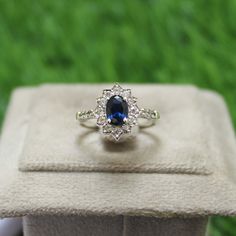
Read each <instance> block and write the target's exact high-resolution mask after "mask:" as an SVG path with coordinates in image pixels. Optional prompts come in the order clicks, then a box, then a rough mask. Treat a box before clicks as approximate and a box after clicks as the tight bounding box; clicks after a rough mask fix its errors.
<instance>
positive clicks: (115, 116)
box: [106, 95, 128, 126]
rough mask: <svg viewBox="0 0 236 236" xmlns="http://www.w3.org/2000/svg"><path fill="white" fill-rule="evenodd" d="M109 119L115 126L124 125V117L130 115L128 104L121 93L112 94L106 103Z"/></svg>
mask: <svg viewBox="0 0 236 236" xmlns="http://www.w3.org/2000/svg"><path fill="white" fill-rule="evenodd" d="M106 115H107V119H109V120H110V122H111V124H112V125H114V126H122V125H123V124H124V119H125V118H127V117H128V104H127V102H126V101H125V100H124V99H123V97H121V96H119V95H115V96H112V97H111V98H110V99H109V100H108V101H107V105H106Z"/></svg>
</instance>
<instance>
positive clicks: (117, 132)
mask: <svg viewBox="0 0 236 236" xmlns="http://www.w3.org/2000/svg"><path fill="white" fill-rule="evenodd" d="M123 133H124V131H123V130H122V129H119V128H118V129H114V130H113V131H112V136H113V137H114V138H115V139H116V140H117V141H118V140H119V139H120V136H121V135H122V134H123Z"/></svg>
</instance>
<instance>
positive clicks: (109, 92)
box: [103, 89, 113, 98]
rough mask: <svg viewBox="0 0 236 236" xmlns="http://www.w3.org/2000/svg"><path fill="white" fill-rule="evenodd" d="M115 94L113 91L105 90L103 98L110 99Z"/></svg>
mask: <svg viewBox="0 0 236 236" xmlns="http://www.w3.org/2000/svg"><path fill="white" fill-rule="evenodd" d="M112 95H113V94H112V91H111V90H110V89H104V90H103V96H104V97H106V98H109V97H111V96H112Z"/></svg>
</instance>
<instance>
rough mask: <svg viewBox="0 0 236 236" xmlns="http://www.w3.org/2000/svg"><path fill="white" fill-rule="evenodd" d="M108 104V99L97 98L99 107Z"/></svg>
mask: <svg viewBox="0 0 236 236" xmlns="http://www.w3.org/2000/svg"><path fill="white" fill-rule="evenodd" d="M106 102H107V99H106V98H105V97H99V98H97V104H98V105H99V106H105V105H106Z"/></svg>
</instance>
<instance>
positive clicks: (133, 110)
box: [94, 84, 140, 141]
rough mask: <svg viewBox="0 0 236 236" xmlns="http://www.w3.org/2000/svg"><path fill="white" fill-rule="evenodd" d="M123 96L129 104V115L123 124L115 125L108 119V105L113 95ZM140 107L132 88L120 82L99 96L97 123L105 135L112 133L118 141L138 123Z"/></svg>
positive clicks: (96, 110) (96, 114)
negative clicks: (123, 85)
mask: <svg viewBox="0 0 236 236" xmlns="http://www.w3.org/2000/svg"><path fill="white" fill-rule="evenodd" d="M115 95H118V96H121V97H122V98H123V99H124V100H125V101H126V102H127V105H128V117H127V119H125V123H124V124H123V125H122V126H113V125H111V124H110V122H109V120H108V119H107V114H106V105H107V101H108V100H109V99H110V98H111V97H112V96H115ZM139 114H140V109H139V108H138V106H137V99H136V98H135V97H133V96H132V95H131V90H130V89H124V88H122V87H121V86H120V85H119V84H115V85H114V86H113V87H112V88H111V89H104V90H103V94H102V96H101V97H98V98H97V107H96V108H95V110H94V115H95V116H96V118H97V125H98V126H99V127H100V128H101V129H102V132H103V133H104V134H105V135H112V136H113V138H114V139H115V140H116V141H118V140H119V139H120V138H121V136H122V135H124V134H128V133H131V130H132V127H133V126H135V125H137V123H138V116H139Z"/></svg>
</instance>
